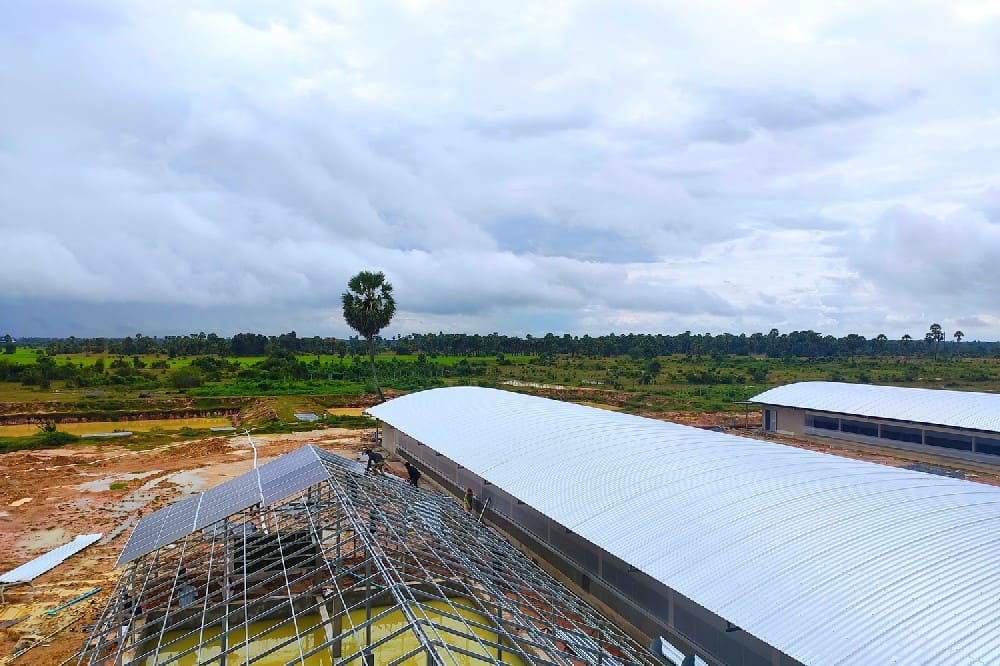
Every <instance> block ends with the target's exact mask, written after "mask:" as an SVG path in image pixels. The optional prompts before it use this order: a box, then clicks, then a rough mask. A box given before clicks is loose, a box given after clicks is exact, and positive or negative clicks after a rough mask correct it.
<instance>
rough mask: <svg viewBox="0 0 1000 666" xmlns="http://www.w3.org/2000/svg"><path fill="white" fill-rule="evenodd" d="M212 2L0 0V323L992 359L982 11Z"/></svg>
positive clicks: (997, 315)
mask: <svg viewBox="0 0 1000 666" xmlns="http://www.w3.org/2000/svg"><path fill="white" fill-rule="evenodd" d="M214 4H215V6H214V8H213V6H212V5H213V3H210V2H184V1H172V2H148V1H146V0H136V1H135V2H129V1H124V0H102V1H100V2H85V1H72V2H52V1H47V0H5V1H4V2H2V3H0V91H2V93H0V243H2V248H3V251H2V253H0V335H2V334H3V333H6V332H10V333H11V334H12V335H14V336H46V335H51V336H65V335H71V334H72V335H77V336H94V335H128V334H135V333H137V332H141V333H143V334H145V335H163V334H177V333H188V332H197V331H206V332H209V331H214V332H217V333H219V334H224V335H231V334H233V333H236V332H240V331H259V332H263V333H280V332H283V331H289V330H296V331H297V332H298V333H299V334H300V335H323V336H327V335H337V336H346V335H347V334H348V332H349V329H348V328H347V326H346V324H345V323H344V321H343V318H342V316H341V313H340V295H341V293H342V292H343V291H344V289H345V287H346V283H347V280H348V279H349V277H350V276H351V275H352V274H354V273H356V272H357V271H359V270H363V269H368V270H382V271H384V272H385V273H386V275H387V277H388V279H389V280H390V281H391V282H392V284H393V285H394V287H395V295H396V298H397V303H398V312H397V315H396V318H395V320H394V321H393V323H392V325H391V327H390V328H389V329H387V330H386V331H385V332H384V333H385V334H386V335H395V334H402V335H406V334H408V333H412V332H437V331H439V330H441V331H446V332H467V333H475V332H479V333H489V332H491V331H498V332H501V333H506V334H513V335H524V334H526V333H531V334H533V335H537V334H544V333H546V332H550V331H551V332H553V333H556V334H562V333H566V332H569V333H574V334H581V335H582V334H584V333H589V334H591V335H596V334H605V333H611V332H616V333H624V332H650V333H657V332H662V333H678V332H681V331H684V330H690V331H692V332H696V333H702V332H712V333H719V332H724V331H729V332H733V333H740V332H747V333H752V332H754V331H763V332H767V331H768V330H770V329H771V328H778V329H779V330H781V331H782V332H787V331H791V330H796V329H798V330H804V329H812V330H815V331H819V332H821V333H824V334H834V335H843V334H846V333H851V332H856V333H861V334H862V335H866V336H869V337H871V336H875V335H877V334H879V333H885V334H886V335H888V336H889V337H890V338H899V337H900V336H902V335H903V334H904V333H908V334H910V335H912V336H914V337H922V336H923V333H924V332H925V331H926V330H927V328H928V326H929V324H930V323H931V322H939V323H941V324H942V325H943V326H944V328H945V331H946V332H947V333H948V335H949V337H950V335H951V333H952V332H953V331H954V330H955V329H956V328H960V329H961V330H963V331H964V332H965V334H966V339H969V340H972V339H983V340H997V339H1000V0H952V1H946V2H925V1H921V0H907V1H906V2H901V1H900V0H859V1H857V2H853V1H844V2H830V1H828V0H823V1H818V2H801V1H792V0H787V1H783V2H768V1H756V0H755V1H749V0H739V1H732V2H706V1H704V0H700V1H699V2H690V1H683V2H681V1H678V2H670V1H667V0H655V1H649V2H621V1H616V2H574V1H562V0H552V1H550V2H541V3H539V2H526V3H520V2H511V1H507V0H505V1H504V2H471V3H470V2H468V0H458V1H456V2H441V3H438V2H432V1H430V0H427V1H422V0H405V1H400V2H397V3H383V2H376V1H373V0H359V1H358V2H340V1H337V2H287V1H286V0H280V1H276V2H267V1H264V0H247V1H243V2H241V1H238V0H231V1H227V2H218V3H214ZM292 7H294V8H292Z"/></svg>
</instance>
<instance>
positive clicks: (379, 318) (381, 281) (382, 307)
mask: <svg viewBox="0 0 1000 666" xmlns="http://www.w3.org/2000/svg"><path fill="white" fill-rule="evenodd" d="M347 288H348V289H349V290H350V291H346V292H344V294H343V296H342V299H343V304H344V320H345V321H346V322H347V325H348V326H350V327H351V328H353V329H354V330H355V331H357V332H358V334H360V335H361V336H362V337H364V338H365V340H367V341H368V360H369V361H371V366H372V379H373V380H374V381H375V391H376V392H377V393H378V399H379V402H385V396H384V395H382V387H381V386H379V383H378V373H377V372H376V370H375V336H376V335H378V333H379V331H381V330H382V329H383V328H385V327H386V326H388V325H389V322H390V321H392V315H394V314H395V313H396V301H395V299H393V297H392V285H391V284H389V283H388V282H386V281H385V274H384V273H382V272H381V271H379V272H378V273H372V272H369V271H361V272H360V273H358V274H357V275H355V276H354V277H352V278H351V279H350V281H349V282H348V283H347Z"/></svg>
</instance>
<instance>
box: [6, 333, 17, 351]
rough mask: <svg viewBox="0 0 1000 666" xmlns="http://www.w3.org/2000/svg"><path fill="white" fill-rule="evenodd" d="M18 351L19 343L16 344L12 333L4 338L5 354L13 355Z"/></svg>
mask: <svg viewBox="0 0 1000 666" xmlns="http://www.w3.org/2000/svg"><path fill="white" fill-rule="evenodd" d="M16 351H17V343H16V342H14V338H12V337H10V333H8V334H7V335H5V336H3V353H4V354H13V353H14V352H16Z"/></svg>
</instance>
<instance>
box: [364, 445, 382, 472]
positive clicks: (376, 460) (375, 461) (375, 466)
mask: <svg viewBox="0 0 1000 666" xmlns="http://www.w3.org/2000/svg"><path fill="white" fill-rule="evenodd" d="M365 453H367V454H368V464H367V465H366V466H365V474H367V473H368V472H369V470H370V471H371V472H372V473H373V474H375V475H376V476H385V458H383V457H382V454H381V453H377V452H375V451H372V450H371V449H365Z"/></svg>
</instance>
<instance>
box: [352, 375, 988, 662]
mask: <svg viewBox="0 0 1000 666" xmlns="http://www.w3.org/2000/svg"><path fill="white" fill-rule="evenodd" d="M368 411H369V412H370V413H371V414H372V415H374V416H376V417H377V418H378V419H380V420H381V421H382V423H383V442H384V445H385V446H386V448H388V449H389V450H391V451H395V452H396V453H398V454H399V455H400V456H401V457H403V458H406V459H408V460H411V461H412V462H414V463H415V464H417V465H418V466H419V467H422V468H423V469H424V470H426V471H427V473H428V474H429V475H431V476H433V477H435V478H436V479H437V480H438V481H439V482H441V483H442V484H444V485H445V486H447V487H449V488H451V489H452V490H454V491H455V492H462V491H463V490H464V489H466V488H471V489H472V490H473V492H474V494H475V495H476V496H477V498H478V499H479V502H480V507H481V509H482V510H483V514H484V517H485V519H486V520H487V521H489V522H492V523H493V524H495V525H496V526H497V527H499V528H500V529H502V530H503V531H505V532H506V533H508V534H509V535H511V536H512V538H515V539H517V540H519V541H521V542H522V543H523V544H525V545H526V546H528V547H529V548H530V549H531V550H532V551H533V552H534V553H536V554H537V555H538V556H539V557H540V558H544V559H545V560H547V561H548V562H549V563H550V564H551V565H552V566H554V567H556V568H558V569H559V570H561V571H562V572H563V573H564V574H565V575H566V576H568V577H569V578H571V579H572V580H573V581H574V582H575V583H576V585H577V586H578V587H579V588H581V589H582V590H584V591H585V592H587V593H588V594H589V595H591V596H592V597H594V598H596V599H598V600H600V601H601V602H603V603H605V604H607V605H608V606H609V607H611V608H613V609H615V611H616V613H617V614H618V615H620V616H621V617H623V618H625V619H626V620H628V621H629V622H630V623H631V624H632V625H633V626H634V627H636V628H637V629H638V630H639V631H641V632H643V633H644V634H645V635H646V636H649V637H655V636H657V635H663V636H666V637H668V638H670V639H677V640H679V641H686V642H687V643H689V644H690V645H691V646H693V647H694V649H695V650H696V651H697V652H698V654H699V655H701V656H702V657H703V658H705V659H706V661H708V662H710V663H712V664H732V665H741V666H764V665H770V666H788V665H793V664H824V665H828V664H829V665H834V664H852V665H853V664H890V663H897V664H938V663H940V664H944V663H947V664H995V663H1000V613H997V609H998V608H1000V529H998V528H1000V489H998V488H994V487H991V486H986V485H982V484H978V483H973V482H969V481H963V480H959V479H951V478H947V477H942V476H934V475H929V474H924V473H921V472H914V471H910V470H904V469H898V468H893V467H886V466H881V465H876V464H873V463H867V462H862V461H858V460H851V459H846V458H841V457H837V456H832V455H828V454H823V453H817V452H814V451H807V450H803V449H798V448H794V447H786V446H783V445H780V444H776V443H773V442H767V441H760V440H753V439H747V438H742V437H735V436H731V435H727V434H723V433H716V432H709V431H705V430H700V429H696V428H690V427H685V426H681V425H677V424H672V423H666V422H662V421H656V420H653V419H647V418H641V417H636V416H630V415H626V414H621V413H616V412H611V411H607V410H600V409H594V408H590V407H584V406H580V405H575V404H570V403H563V402H558V401H554V400H548V399H544V398H537V397H532V396H526V395H521V394H517V393H512V392H506V391H499V390H494V389H485V388H476V387H455V388H445V389H434V390H430V391H423V392H420V393H416V394H411V395H408V396H404V397H401V398H397V399H395V400H392V401H390V402H387V403H384V404H381V405H378V406H376V407H373V408H370V409H369V410H368Z"/></svg>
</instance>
